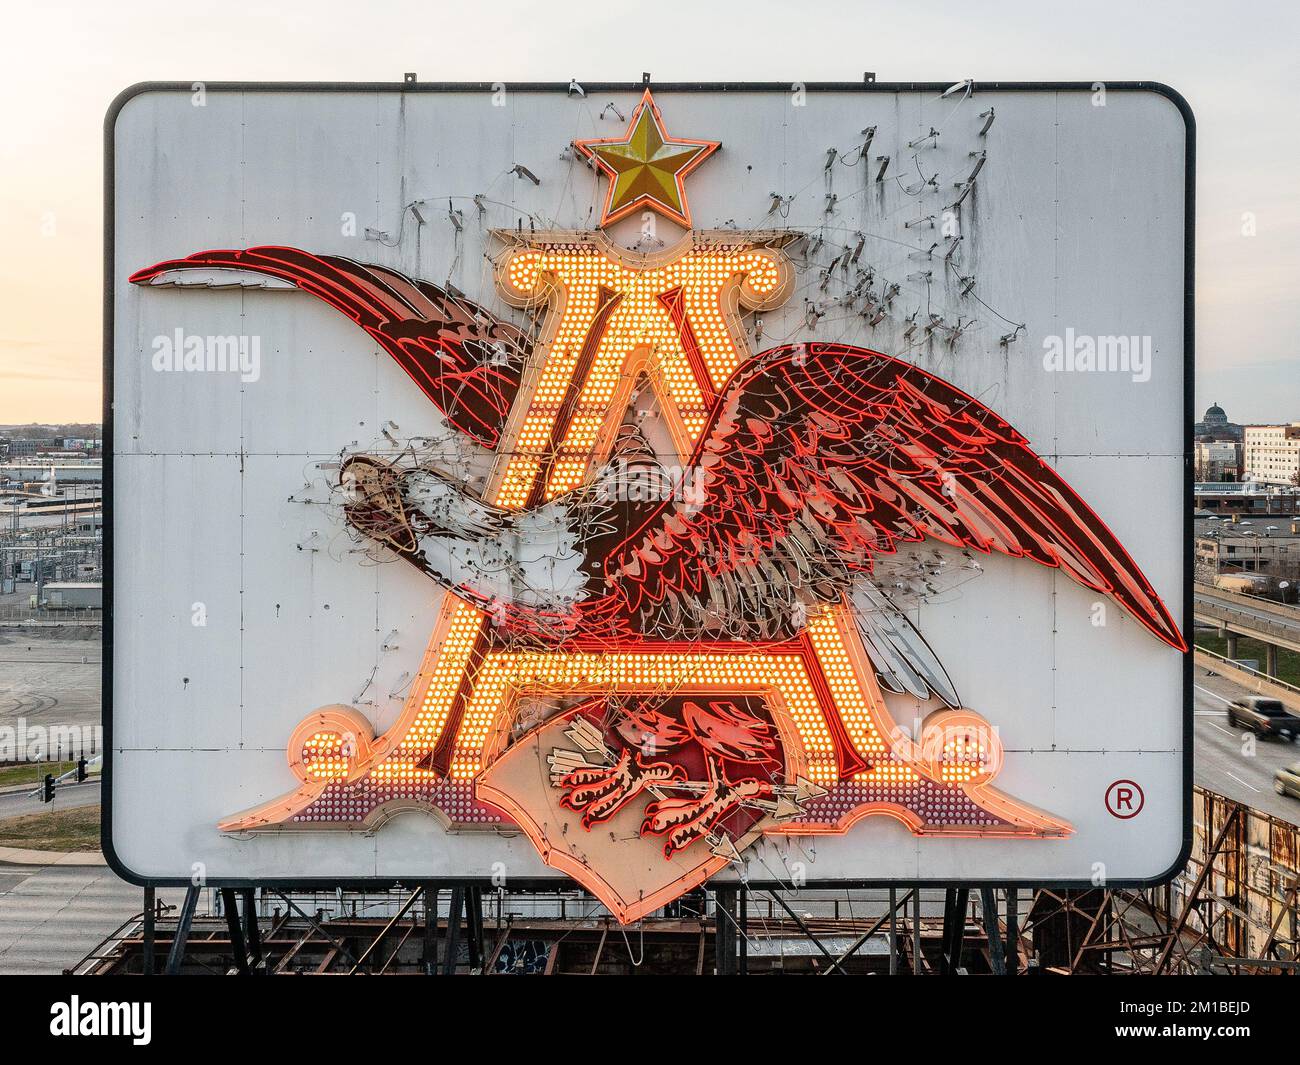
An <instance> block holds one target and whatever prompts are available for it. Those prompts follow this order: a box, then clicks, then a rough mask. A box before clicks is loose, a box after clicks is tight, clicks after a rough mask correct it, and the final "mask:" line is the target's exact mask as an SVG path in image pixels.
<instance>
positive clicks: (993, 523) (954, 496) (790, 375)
mask: <svg viewBox="0 0 1300 1065" xmlns="http://www.w3.org/2000/svg"><path fill="white" fill-rule="evenodd" d="M691 465H692V467H694V468H695V469H696V470H697V480H696V481H695V482H694V483H690V484H687V485H686V486H684V487H685V490H684V491H682V492H679V493H678V494H677V496H676V497H675V498H673V499H671V500H668V501H666V502H664V503H663V504H662V505H661V506H659V507H658V508H657V509H656V510H655V511H654V512H653V513H652V514H651V515H650V516H649V517H648V518H647V519H646V520H645V522H644V523H643V524H641V525H640V526H639V527H637V528H636V530H635V531H634V532H633V533H632V535H630V536H629V537H628V538H627V539H626V540H624V541H623V542H622V543H621V544H620V545H619V546H618V547H616V548H615V549H614V550H613V552H612V553H611V555H610V557H609V558H608V559H607V560H606V561H605V562H604V566H603V568H604V572H605V575H606V578H607V580H608V582H609V583H608V587H609V589H610V594H611V595H612V596H613V597H614V598H615V599H616V600H618V601H619V602H618V606H619V612H620V613H623V614H624V615H625V616H630V619H631V620H632V621H633V623H634V625H635V627H636V628H638V629H639V630H640V631H642V632H645V633H653V634H655V635H657V636H665V637H689V636H700V635H704V634H707V633H709V632H715V633H720V634H726V629H727V628H728V627H730V628H731V629H732V631H733V632H734V631H736V622H735V619H736V618H737V617H740V618H744V617H746V616H748V617H751V618H754V619H762V618H764V617H771V616H773V615H780V614H781V613H782V612H783V611H784V612H786V613H787V614H793V615H795V616H796V617H797V614H798V611H799V610H800V609H801V607H800V605H799V599H800V598H801V597H806V596H807V594H808V592H811V593H812V594H813V595H814V596H816V597H817V598H819V599H822V600H824V601H839V600H840V599H841V598H842V597H843V596H844V595H845V594H846V593H847V592H848V591H849V590H850V588H851V587H852V585H853V583H854V580H855V579H856V578H857V577H858V576H861V575H862V574H865V573H869V572H870V571H871V569H872V566H873V562H874V560H876V559H877V558H879V557H880V556H882V555H886V554H892V553H893V552H895V551H896V550H897V549H898V546H899V545H900V544H904V543H915V542H918V541H921V540H924V539H927V538H933V539H936V540H940V541H943V542H944V543H947V544H951V545H953V546H956V547H961V548H965V549H969V550H972V551H978V552H983V553H988V552H993V551H996V552H999V553H1001V554H1004V555H1010V556H1012V557H1016V558H1028V559H1032V560H1033V561H1034V562H1038V563H1040V564H1041V565H1044V566H1052V567H1056V568H1059V569H1060V570H1062V571H1063V572H1064V573H1066V574H1067V575H1068V576H1069V577H1071V578H1072V579H1073V580H1075V581H1077V582H1079V583H1080V584H1082V585H1084V586H1086V587H1088V588H1091V589H1093V590H1095V591H1097V592H1101V593H1103V594H1106V595H1108V596H1110V597H1111V598H1113V599H1114V600H1115V601H1116V602H1118V603H1119V604H1120V605H1121V606H1123V608H1124V609H1125V610H1127V611H1128V612H1129V613H1130V614H1131V615H1132V616H1133V617H1135V618H1136V619H1137V620H1138V621H1140V622H1141V623H1142V624H1143V625H1144V626H1146V628H1148V629H1149V630H1150V631H1151V632H1152V633H1154V634H1155V635H1156V636H1157V637H1159V638H1160V639H1161V640H1163V641H1164V642H1165V643H1167V644H1169V645H1170V646H1172V647H1175V648H1178V649H1180V650H1185V649H1186V645H1185V643H1184V641H1183V636H1182V633H1181V632H1180V631H1179V628H1178V625H1177V624H1176V623H1175V622H1174V620H1173V618H1172V617H1171V616H1170V614H1169V612H1168V610H1166V608H1165V606H1164V604H1163V603H1162V602H1161V601H1160V598H1159V596H1158V595H1157V594H1156V592H1155V591H1154V589H1153V588H1152V587H1151V584H1150V583H1149V582H1148V581H1147V579H1146V577H1145V576H1143V574H1142V571H1141V570H1140V569H1139V568H1138V566H1137V564H1136V563H1134V561H1133V560H1132V559H1131V558H1130V557H1129V555H1128V552H1126V551H1125V550H1124V547H1123V546H1122V545H1121V544H1120V542H1119V540H1118V539H1117V538H1116V537H1115V535H1114V533H1112V532H1111V531H1110V530H1109V529H1108V528H1107V527H1106V525H1105V524H1104V523H1103V522H1102V520H1101V519H1100V518H1099V517H1098V516H1097V515H1096V514H1095V513H1094V512H1093V511H1092V509H1091V508H1090V507H1089V506H1088V505H1087V503H1085V502H1084V501H1083V500H1082V499H1081V498H1080V497H1079V496H1078V494H1077V493H1076V492H1075V491H1074V490H1073V489H1072V488H1071V487H1070V486H1069V485H1068V484H1066V483H1065V481H1064V480H1062V478H1061V477H1060V476H1059V475H1058V474H1057V473H1056V471H1055V470H1053V469H1052V468H1051V467H1050V466H1048V465H1047V463H1045V462H1044V461H1043V460H1042V459H1041V458H1040V457H1039V456H1038V455H1036V454H1035V453H1034V451H1033V450H1032V449H1031V448H1030V446H1029V442H1028V441H1027V440H1026V439H1025V438H1024V437H1023V436H1021V435H1020V433H1018V432H1017V431H1016V430H1015V429H1013V428H1012V427H1011V426H1010V425H1008V424H1007V422H1006V421H1005V420H1003V419H1002V418H1001V417H1000V416H999V415H997V414H996V413H994V412H993V411H992V410H990V409H989V408H988V407H986V406H984V404H982V403H980V402H979V401H978V400H976V399H974V398H973V397H971V396H969V395H966V394H965V393H964V392H962V391H961V390H960V389H957V388H954V387H953V386H952V385H950V384H948V383H947V382H945V381H943V380H941V379H940V378H938V377H935V376H934V375H932V374H929V373H926V372H925V371H924V370H921V369H918V368H917V367H915V366H912V365H911V364H909V363H905V362H902V361H900V360H898V359H894V358H891V357H889V356H887V355H882V354H880V353H878V352H874V351H868V350H866V349H864V348H858V347H852V346H848V345H841V344H805V345H791V346H785V347H780V348H774V349H771V350H769V351H766V352H764V353H762V354H761V355H758V356H756V357H755V358H754V359H752V360H750V361H749V362H747V363H746V364H745V365H744V366H742V367H741V368H740V369H739V370H738V371H737V372H736V374H735V375H734V376H733V378H732V380H731V381H730V383H729V384H728V385H727V387H726V388H725V389H724V391H723V395H722V396H721V398H720V400H719V402H718V404H717V406H716V408H715V410H714V413H713V415H712V417H711V420H710V423H709V425H708V426H707V427H706V428H705V431H704V434H703V436H702V437H701V439H700V443H699V445H698V446H697V448H696V451H695V454H694V456H693V458H692V462H691ZM801 590H802V591H801ZM720 626H721V630H720ZM740 630H741V631H744V627H743V625H742V626H740ZM752 631H755V632H757V633H758V634H759V635H763V634H765V630H764V629H763V628H762V623H761V621H760V623H759V628H758V629H756V630H752ZM766 634H767V635H779V634H778V633H766Z"/></svg>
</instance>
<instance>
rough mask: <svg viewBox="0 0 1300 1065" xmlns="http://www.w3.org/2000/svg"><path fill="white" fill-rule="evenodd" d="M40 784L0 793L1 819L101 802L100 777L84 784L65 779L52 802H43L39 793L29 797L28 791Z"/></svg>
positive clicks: (56, 790)
mask: <svg viewBox="0 0 1300 1065" xmlns="http://www.w3.org/2000/svg"><path fill="white" fill-rule="evenodd" d="M39 787H40V785H39V784H32V785H30V786H29V785H23V788H22V790H21V791H6V792H5V793H4V794H0V821H4V820H6V819H7V818H10V817H22V816H23V815H24V814H46V813H50V812H57V811H59V810H71V809H75V808H76V807H78V806H93V805H95V803H97V802H99V778H98V777H96V778H93V779H91V780H87V781H86V782H85V783H84V784H73V783H72V782H71V781H64V782H63V783H62V784H60V785H58V787H57V788H56V789H55V793H54V801H53V802H52V803H43V802H41V798H40V796H39V795H37V796H35V797H34V798H29V797H28V792H29V791H33V790H35V789H36V788H39Z"/></svg>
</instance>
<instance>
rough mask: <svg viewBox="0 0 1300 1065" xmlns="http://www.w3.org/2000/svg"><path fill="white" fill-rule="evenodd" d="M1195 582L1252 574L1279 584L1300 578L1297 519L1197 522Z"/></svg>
mask: <svg viewBox="0 0 1300 1065" xmlns="http://www.w3.org/2000/svg"><path fill="white" fill-rule="evenodd" d="M1197 527H1198V530H1197V536H1196V579H1197V580H1202V581H1208V580H1211V579H1212V578H1213V577H1214V576H1217V575H1220V574H1227V573H1252V574H1260V575H1262V576H1267V577H1273V578H1276V579H1280V580H1287V581H1295V580H1297V579H1298V578H1300V519H1292V520H1291V521H1284V520H1278V521H1276V522H1268V521H1267V520H1252V519H1249V518H1244V519H1240V520H1239V519H1237V518H1234V519H1232V520H1231V521H1220V522H1219V523H1218V527H1217V528H1215V527H1214V526H1213V524H1212V523H1209V522H1197Z"/></svg>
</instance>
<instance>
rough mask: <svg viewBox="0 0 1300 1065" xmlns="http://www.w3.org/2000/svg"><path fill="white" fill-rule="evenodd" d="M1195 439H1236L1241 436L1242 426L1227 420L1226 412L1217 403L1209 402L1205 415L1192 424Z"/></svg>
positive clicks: (1238, 439)
mask: <svg viewBox="0 0 1300 1065" xmlns="http://www.w3.org/2000/svg"><path fill="white" fill-rule="evenodd" d="M1192 435H1193V436H1194V437H1196V439H1197V440H1236V441H1238V442H1240V440H1241V438H1242V427H1241V426H1240V425H1238V424H1237V423H1236V422H1230V421H1228V413H1227V411H1225V410H1224V409H1223V408H1222V407H1220V406H1219V405H1218V404H1217V403H1211V404H1210V406H1209V409H1208V410H1206V412H1205V415H1204V416H1203V417H1202V418H1201V420H1200V421H1199V422H1197V423H1196V424H1195V425H1194V426H1192Z"/></svg>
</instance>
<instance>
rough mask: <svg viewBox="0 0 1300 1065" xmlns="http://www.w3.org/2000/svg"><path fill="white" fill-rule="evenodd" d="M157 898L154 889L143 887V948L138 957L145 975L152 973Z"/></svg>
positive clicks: (155, 939) (155, 937)
mask: <svg viewBox="0 0 1300 1065" xmlns="http://www.w3.org/2000/svg"><path fill="white" fill-rule="evenodd" d="M157 924H158V898H157V895H156V893H155V892H154V889H153V888H151V887H147V888H145V889H144V949H143V953H142V956H141V959H140V963H141V968H142V970H143V971H144V975H145V976H153V974H154V968H155V966H154V944H155V943H156V942H157V933H156V929H157Z"/></svg>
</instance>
